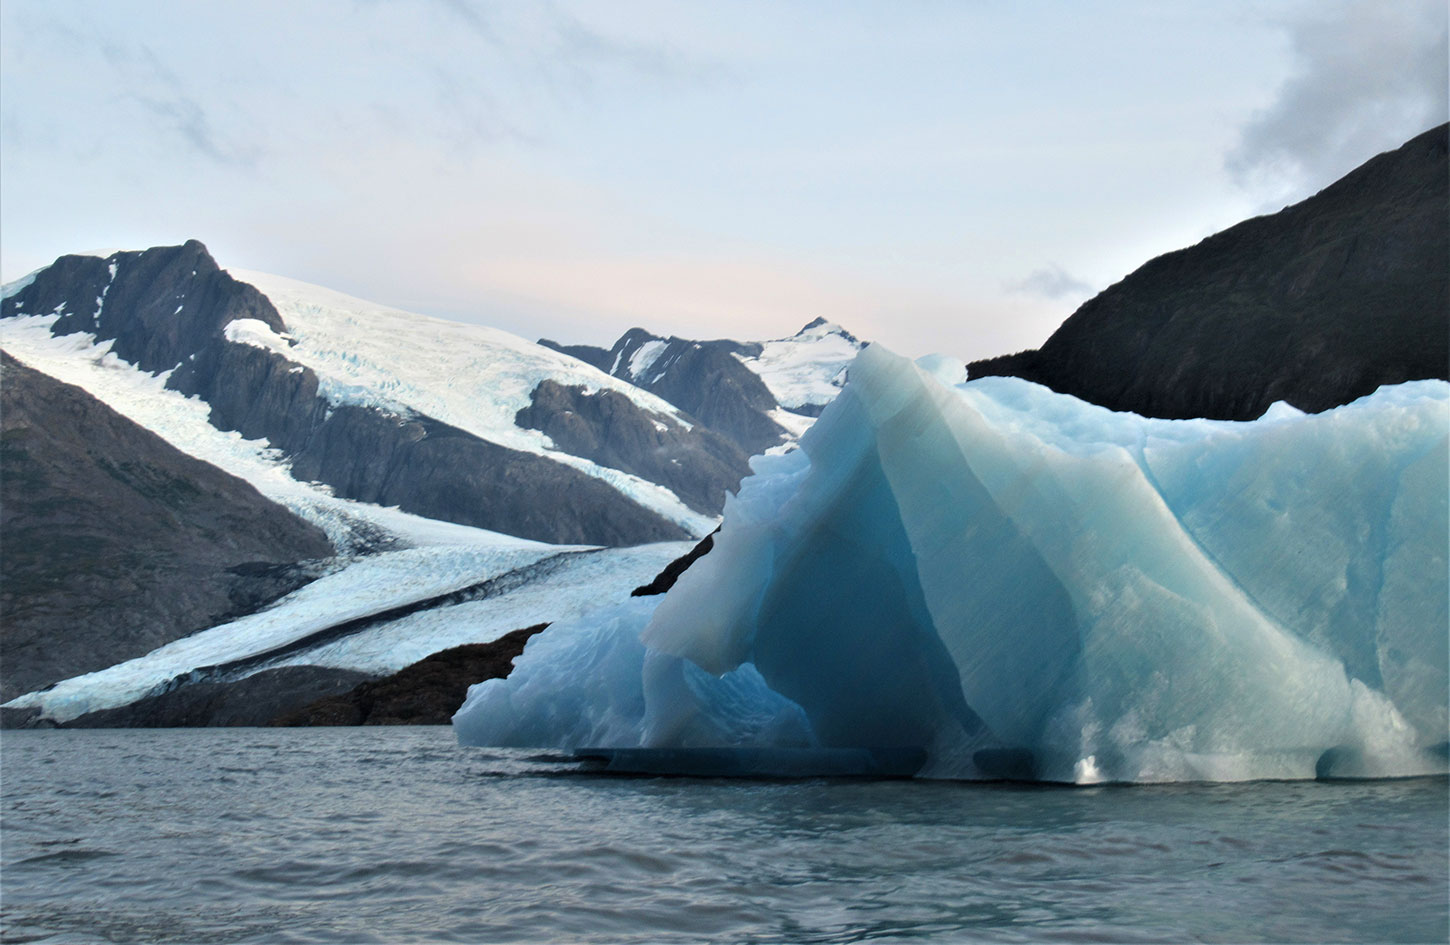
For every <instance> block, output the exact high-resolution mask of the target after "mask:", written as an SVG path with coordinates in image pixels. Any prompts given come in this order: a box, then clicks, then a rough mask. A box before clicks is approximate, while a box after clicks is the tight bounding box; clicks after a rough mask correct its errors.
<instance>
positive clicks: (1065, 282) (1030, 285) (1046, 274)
mask: <svg viewBox="0 0 1450 945" xmlns="http://www.w3.org/2000/svg"><path fill="white" fill-rule="evenodd" d="M1007 291H1009V292H1019V293H1023V294H1026V295H1036V296H1041V297H1042V298H1047V299H1061V298H1067V297H1070V296H1076V297H1078V298H1085V297H1087V296H1089V295H1092V294H1093V286H1092V283H1089V282H1085V281H1084V280H1082V279H1079V278H1077V277H1076V276H1074V275H1072V274H1070V273H1068V272H1067V271H1066V270H1064V269H1063V268H1062V267H1061V266H1059V265H1057V263H1052V264H1050V265H1048V266H1045V267H1044V268H1042V269H1035V270H1033V271H1032V272H1030V273H1028V275H1027V278H1025V279H1022V280H1021V281H1019V282H1014V283H1011V284H1010V285H1008V286H1007Z"/></svg>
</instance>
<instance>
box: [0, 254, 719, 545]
mask: <svg viewBox="0 0 1450 945" xmlns="http://www.w3.org/2000/svg"><path fill="white" fill-rule="evenodd" d="M52 313H58V314H59V315H60V316H61V317H60V318H59V319H57V321H56V322H55V324H54V326H53V327H52V329H51V330H52V332H53V333H54V334H57V335H61V334H69V333H74V332H82V331H83V332H89V333H93V334H95V335H96V337H97V339H98V340H113V342H114V343H113V347H112V351H113V352H114V353H115V354H116V355H117V356H119V357H120V358H122V359H124V360H127V361H130V362H131V363H133V364H135V365H136V366H137V367H139V368H142V369H143V370H147V371H151V372H153V373H154V372H159V371H167V370H173V369H174V370H173V373H172V374H171V376H170V377H169V378H168V380H167V385H168V386H169V387H171V388H173V389H176V390H179V391H181V392H182V393H184V394H187V395H194V396H199V397H201V398H202V399H203V400H205V401H206V402H207V403H208V404H209V405H210V407H211V420H212V423H213V424H214V425H215V426H217V427H218V428H220V429H223V430H237V431H240V432H241V433H242V434H243V435H244V436H246V437H248V438H266V439H267V440H269V441H270V442H271V444H272V445H273V446H274V447H276V448H278V449H280V450H282V451H283V453H284V454H286V456H287V457H288V458H289V459H290V460H291V461H292V463H293V471H294V474H295V475H296V476H297V477H298V478H302V479H307V480H316V481H321V482H324V483H326V484H328V485H330V486H332V487H333V489H334V490H335V491H336V493H337V494H338V495H341V496H344V497H346V498H353V499H359V500H362V501H367V502H376V503H380V504H384V505H397V506H400V507H401V508H402V509H403V510H404V511H409V512H414V513H416V514H419V515H424V516H428V517H432V518H439V519H443V520H446V521H452V522H458V523H461V524H466V525H474V526H478V527H482V528H488V529H492V530H495V531H501V532H505V533H508V534H513V535H518V536H520V537H524V538H532V539H537V540H541V541H550V542H557V543H588V544H604V545H623V544H636V543H640V542H648V541H662V540H670V539H678V538H686V537H689V535H688V533H687V532H686V531H685V530H684V529H683V528H681V527H680V526H679V525H677V524H675V523H674V522H672V521H668V520H666V519H665V518H663V517H661V515H660V514H659V513H657V512H656V511H653V510H651V509H649V508H645V507H643V506H641V505H639V504H637V503H636V502H634V501H631V500H630V499H629V498H628V497H626V496H625V495H623V494H622V493H620V492H619V491H618V490H617V489H615V488H613V487H612V486H610V485H608V484H606V483H605V482H603V481H601V480H600V479H598V478H595V477H592V476H590V475H588V474H587V473H585V472H581V471H580V470H578V469H576V468H573V467H572V466H568V465H565V464H562V463H559V462H555V461H553V460H552V459H549V458H547V457H545V456H541V455H538V454H536V453H528V452H523V451H520V450H517V449H511V448H509V447H506V446H502V445H499V444H497V443H493V442H490V441H489V440H487V439H484V438H482V437H480V436H477V435H474V434H472V433H469V432H467V431H464V430H461V429H458V428H457V427H456V426H452V425H450V424H448V423H445V422H443V421H441V420H438V419H436V418H433V417H429V416H426V415H423V414H419V413H416V412H408V413H406V414H401V415H400V414H398V413H395V412H389V411H387V410H383V409H380V408H378V407H373V406H366V405H351V404H341V405H339V404H336V403H332V402H329V401H328V400H327V399H326V398H325V397H323V396H322V395H321V394H320V393H319V379H318V377H317V375H316V374H315V373H314V372H313V371H312V370H311V369H310V368H308V367H306V366H303V365H300V364H297V363H295V362H293V361H291V360H289V359H288V358H287V357H286V356H285V355H283V354H279V353H278V352H276V351H269V350H264V349H262V348H258V347H253V346H251V345H247V344H242V343H237V342H233V341H229V340H228V339H227V337H226V333H225V328H226V326H227V325H228V324H229V323H231V322H232V321H234V320H236V319H243V318H245V319H255V320H257V321H259V322H261V323H262V324H264V325H266V326H267V327H268V328H269V329H271V330H272V331H274V332H277V333H278V334H285V332H286V328H287V326H286V325H285V324H284V322H283V319H282V318H281V316H280V315H279V314H278V312H277V309H276V307H275V306H274V305H273V304H272V302H271V301H270V300H269V299H268V298H267V297H266V296H265V295H263V294H262V293H261V292H259V291H258V290H257V289H255V288H254V287H252V286H250V285H248V284H246V283H243V282H239V281H237V280H236V279H234V278H232V277H231V276H230V275H228V274H227V273H225V272H223V271H222V270H220V269H219V268H218V267H217V264H216V262H215V261H214V260H213V259H212V258H211V256H210V255H209V254H208V253H207V251H206V248H205V247H204V246H203V245H202V244H201V243H199V242H196V241H195V240H193V241H190V242H188V243H186V244H185V245H183V246H173V247H158V248H153V249H149V250H145V251H143V252H120V253H115V254H113V255H111V256H110V257H108V258H106V259H99V258H95V257H90V256H63V257H61V258H60V259H58V260H57V261H56V262H55V264H53V265H51V266H50V267H48V268H46V269H44V270H42V271H41V272H39V273H37V274H36V275H35V276H34V277H33V279H32V280H31V281H30V282H29V284H27V285H24V286H23V287H21V288H20V289H19V291H18V292H16V293H15V294H14V295H12V296H11V297H10V298H7V299H6V300H5V301H4V303H3V309H0V315H4V316H15V315H27V314H29V315H37V314H52ZM336 343H337V345H339V346H341V347H344V348H345V346H346V344H347V339H346V338H339V339H337V341H336ZM551 393H552V392H551ZM553 399H554V398H552V396H545V397H543V398H542V400H543V401H544V403H543V405H540V403H539V401H540V398H539V397H537V396H536V398H535V408H536V409H535V410H534V411H533V412H532V413H531V418H532V422H534V423H536V424H539V425H540V426H539V428H540V429H542V428H543V427H544V426H546V425H547V426H549V427H550V428H552V429H560V430H563V429H564V428H565V427H567V428H568V432H569V433H570V436H566V440H568V441H570V442H575V443H580V444H588V443H589V442H590V441H593V442H595V443H603V442H604V441H606V440H608V438H609V432H608V431H606V430H604V429H603V428H602V427H601V428H599V429H594V430H588V429H585V428H586V427H587V426H588V425H589V424H590V423H591V422H596V421H597V422H599V423H602V424H606V425H608V426H610V428H611V429H612V430H618V429H632V430H638V429H644V428H645V427H651V428H653V427H652V424H653V419H654V418H652V417H651V416H650V415H647V414H646V413H645V412H644V411H643V410H640V409H639V408H638V407H637V406H635V405H634V404H633V403H631V402H629V401H628V400H627V399H626V398H617V399H616V400H614V401H611V402H610V403H609V404H608V407H607V409H601V408H599V407H598V406H597V405H596V407H595V408H592V409H590V410H586V411H582V412H575V413H574V414H573V415H572V416H571V417H570V418H569V419H568V422H567V423H565V424H561V423H560V422H559V421H558V419H557V418H555V417H551V416H550V415H549V414H550V410H549V404H551V403H552V402H553ZM663 426H664V427H665V429H663V430H658V429H656V430H655V433H656V435H654V436H651V437H648V438H646V439H647V440H648V443H644V444H643V445H642V448H645V449H647V455H645V454H641V455H638V456H628V455H627V454H626V451H625V448H624V447H623V446H622V445H621V446H616V447H614V448H613V449H612V450H605V449H601V448H597V447H596V448H594V449H593V450H592V453H593V454H594V457H606V456H607V457H608V459H607V460H606V459H600V460H599V461H600V462H601V463H602V464H604V465H609V464H611V463H618V464H620V465H618V466H616V467H615V468H626V467H627V468H628V470H629V471H643V472H644V474H645V475H646V477H647V476H648V475H658V476H660V477H661V479H663V480H666V481H663V482H662V483H661V484H663V485H665V486H666V488H674V487H676V486H678V487H679V488H681V489H684V490H685V491H686V492H687V493H688V496H682V499H683V500H684V501H685V502H686V503H687V504H688V505H690V506H691V507H692V508H694V509H695V510H696V511H698V512H701V513H704V514H715V513H717V512H718V511H719V509H720V507H721V505H722V504H723V500H724V495H725V492H726V490H728V489H733V488H734V487H735V486H736V485H737V484H738V483H739V480H740V477H741V476H742V475H743V474H744V473H745V472H746V468H747V467H746V465H745V457H744V456H743V455H741V454H739V452H738V451H735V450H731V449H729V448H726V447H727V446H728V444H723V443H721V442H719V441H718V440H719V438H718V437H715V438H711V437H710V436H708V435H707V433H706V432H705V431H699V432H697V431H689V430H685V429H684V428H683V427H681V426H679V425H678V424H674V425H670V424H664V425H663ZM591 458H593V457H591Z"/></svg>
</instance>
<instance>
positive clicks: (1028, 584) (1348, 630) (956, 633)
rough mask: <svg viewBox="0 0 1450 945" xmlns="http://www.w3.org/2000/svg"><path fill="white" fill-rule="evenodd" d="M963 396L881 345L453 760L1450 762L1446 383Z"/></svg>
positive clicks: (989, 385)
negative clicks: (698, 541)
mask: <svg viewBox="0 0 1450 945" xmlns="http://www.w3.org/2000/svg"><path fill="white" fill-rule="evenodd" d="M956 376H957V375H956V372H954V371H945V370H942V369H941V366H940V365H938V364H935V363H934V362H932V363H927V364H924V365H923V366H918V365H916V364H913V363H912V362H910V361H908V360H906V359H903V358H900V357H897V356H895V355H893V354H891V353H889V352H887V351H886V350H884V349H883V348H881V347H880V346H879V345H875V346H871V347H869V348H867V349H865V350H864V351H863V352H862V354H861V355H860V356H859V357H858V358H857V359H856V361H855V362H854V363H853V364H852V366H851V379H850V382H849V383H848V385H847V386H846V388H845V390H844V391H843V393H842V394H841V396H840V397H839V398H837V399H836V401H835V402H834V403H833V404H832V405H831V406H829V407H828V408H827V409H826V410H825V412H824V413H823V414H822V416H821V418H820V420H819V421H818V422H817V423H816V424H815V426H814V427H812V429H811V430H810V431H809V432H808V433H807V434H806V436H805V437H804V438H803V439H802V442H801V449H800V450H799V451H797V452H794V453H790V454H786V455H780V456H765V457H757V458H756V459H755V460H754V461H753V463H752V466H753V469H754V472H755V474H754V475H753V476H751V477H750V478H748V479H747V480H746V481H745V482H744V484H743V485H742V487H741V491H740V493H739V495H738V496H737V497H735V498H734V499H732V500H731V501H730V502H729V503H727V506H726V512H725V522H724V525H723V527H722V529H721V531H720V533H719V535H718V536H717V538H716V546H715V549H714V550H713V551H712V553H711V554H709V555H708V556H706V557H705V558H703V559H701V560H700V561H698V562H697V563H696V564H695V565H694V566H693V567H691V568H690V570H688V571H686V572H685V573H684V575H682V576H681V578H680V579H679V581H678V582H677V584H676V585H675V587H674V588H673V589H672V590H671V591H670V592H669V593H668V594H667V595H665V596H664V597H663V598H656V599H644V600H640V599H634V600H631V601H630V602H628V603H626V604H623V605H619V606H616V607H613V608H610V609H607V610H604V611H601V612H596V613H595V614H593V615H590V616H587V617H585V618H583V619H581V620H578V621H574V622H572V623H566V624H558V625H556V626H555V627H554V628H552V629H551V630H549V631H547V632H546V633H544V634H541V635H540V636H539V637H537V638H535V639H534V641H532V642H531V643H530V644H529V647H528V649H527V650H526V651H525V653H524V655H523V656H522V657H521V658H520V659H519V661H518V665H517V668H516V670H515V671H514V673H513V674H512V675H511V676H510V677H509V678H508V679H505V680H492V681H489V682H485V683H481V684H479V685H477V686H475V687H473V688H472V689H471V690H470V693H469V697H468V700H467V702H465V704H464V706H463V707H462V708H461V709H460V711H459V712H458V714H457V715H456V716H455V719H454V725H455V728H456V730H457V733H458V737H459V738H460V740H461V741H463V742H465V743H471V744H492V745H530V746H553V747H564V748H574V749H588V750H592V751H597V750H600V749H630V750H631V751H633V750H636V749H649V750H658V752H663V754H655V755H650V756H648V757H650V758H652V759H653V760H652V761H649V762H644V761H639V759H640V758H642V757H645V756H641V755H639V754H638V752H634V753H628V752H626V753H622V754H620V753H617V754H616V755H615V756H611V757H614V758H615V761H614V762H613V763H615V764H619V763H625V762H620V761H619V759H621V758H623V759H635V761H636V762H638V763H639V764H641V765H643V766H645V767H647V768H649V770H655V769H657V768H659V767H660V765H661V764H662V762H661V759H664V762H663V763H668V760H669V759H671V758H674V759H695V762H692V763H698V760H699V758H700V754H699V752H700V751H702V750H703V751H706V752H707V754H708V753H709V752H710V751H715V752H725V753H730V752H735V753H739V752H742V751H746V752H754V753H755V754H754V755H751V756H750V757H752V758H768V759H772V760H773V761H772V763H774V760H776V759H779V758H780V757H781V754H780V753H781V752H789V751H794V752H797V754H796V755H793V756H792V757H797V758H799V759H802V761H801V762H800V763H801V764H802V765H804V767H803V768H801V769H799V770H797V769H792V773H811V769H810V764H811V762H810V759H812V758H828V759H829V760H830V765H831V766H833V767H831V768H830V771H829V773H839V771H838V770H837V768H839V765H840V764H841V759H842V758H849V757H853V756H852V755H851V754H850V753H849V752H846V753H845V754H842V753H841V752H840V751H838V750H845V749H853V750H854V749H865V750H868V751H869V752H877V753H880V752H882V751H891V752H898V753H901V752H907V753H910V752H918V753H919V756H920V757H921V759H922V763H921V765H920V768H919V770H918V773H919V774H921V775H923V776H936V777H959V778H996V777H1010V778H1021V779H1033V780H1047V781H1065V782H1077V783H1091V782H1098V781H1130V782H1132V781H1185V780H1243V779H1254V778H1313V777H1361V776H1407V775H1417V774H1425V773H1434V772H1443V771H1445V770H1446V752H1445V746H1446V743H1447V740H1450V712H1447V701H1450V696H1447V688H1450V683H1447V663H1450V659H1447V648H1450V631H1447V626H1450V591H1447V546H1450V513H1447V504H1450V498H1447V493H1450V490H1447V488H1446V484H1447V481H1450V468H1447V448H1450V385H1447V384H1446V383H1444V382H1441V381H1417V382H1411V383H1406V384H1401V385H1397V386H1393V387H1385V388H1381V389H1380V390H1379V391H1378V392H1376V393H1375V394H1373V395H1371V396H1369V397H1366V398H1363V399H1361V400H1359V401H1356V402H1355V403H1352V404H1349V405H1346V406H1344V407H1340V408H1338V409H1335V410H1331V411H1327V412H1325V413H1322V414H1315V415H1306V414H1302V413H1300V412H1298V411H1293V410H1272V411H1270V412H1269V414H1267V415H1265V416H1264V417H1263V418H1261V419H1259V420H1257V421H1253V422H1247V423H1242V422H1227V421H1208V420H1185V421H1170V420H1154V419H1146V418H1143V417H1140V416H1137V415H1134V414H1122V413H1113V412H1111V411H1108V410H1105V409H1103V408H1099V407H1095V406H1092V405H1089V404H1086V403H1083V402H1081V401H1078V400H1076V399H1075V398H1072V397H1069V396H1065V395H1060V394H1056V393H1053V392H1052V391H1050V390H1047V389H1046V388H1043V387H1039V386H1037V385H1034V384H1032V383H1030V382H1026V381H1022V380H1019V379H1015V378H986V379H983V380H980V381H974V382H971V383H964V384H952V383H951V380H952V379H954V378H955V377H956ZM762 752H763V753H764V754H761V753H762ZM822 752H825V754H822ZM813 753H814V754H813ZM906 756H907V755H900V754H898V755H897V757H906ZM722 767H723V768H724V769H730V767H731V766H730V765H728V764H726V765H723V766H722V765H719V764H716V765H714V766H713V767H712V766H709V765H707V766H706V768H707V769H708V770H718V769H721V768H722ZM735 767H736V769H751V766H750V763H747V764H743V765H736V766H735ZM751 770H754V769H751ZM863 773H866V769H863Z"/></svg>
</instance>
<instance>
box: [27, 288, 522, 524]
mask: <svg viewBox="0 0 1450 945" xmlns="http://www.w3.org/2000/svg"><path fill="white" fill-rule="evenodd" d="M54 323H55V316H54V315H31V316H26V317H15V318H4V319H0V347H3V348H4V349H5V350H6V351H7V352H9V353H10V354H11V355H12V356H14V357H15V358H16V359H17V360H19V361H21V362H23V363H24V364H27V365H29V366H30V367H33V368H35V369H36V370H38V371H41V372H42V373H45V374H48V375H50V376H51V377H53V378H55V379H56V380H59V381H62V382H64V383H67V384H74V385H76V386H77V387H80V388H82V389H83V390H85V391H87V392H89V393H90V394H92V395H93V396H95V397H96V398H97V399H99V400H100V401H101V402H102V403H105V404H106V405H108V406H109V407H111V409H113V410H115V411H116V412H118V413H120V414H121V415H122V416H124V417H126V418H128V419H130V420H132V421H134V422H136V423H137V424H139V425H141V426H142V427H145V428H146V429H148V430H150V431H151V432H153V433H155V434H157V435H158V436H160V437H161V438H162V439H164V440H166V441H167V442H168V443H170V444H171V445H172V446H174V447H176V448H177V449H179V450H181V451H182V452H183V453H186V454H187V455H189V456H194V457H196V458H197V459H200V460H202V461H204V462H208V463H211V464H212V465H213V466H216V467H218V468H220V469H222V470H223V471H225V472H228V473H231V474H232V475H233V476H237V477H239V478H241V479H244V480H246V481H247V482H248V483H250V484H251V485H252V486H253V487H254V488H256V489H257V491H258V492H260V493H262V495H264V496H266V497H267V498H269V499H271V500H272V501H274V502H277V503H280V504H281V505H283V506H285V507H287V508H288V509H290V510H291V511H293V512H294V513H296V514H297V515H299V516H301V517H302V518H304V519H307V520H308V521H310V522H313V523H314V524H316V525H318V526H319V527H321V528H322V529H323V530H324V531H326V532H327V536H328V538H329V539H330V540H331V541H332V542H333V544H334V545H336V546H337V547H338V548H339V550H340V551H343V552H344V553H345V552H346V551H347V550H348V549H349V548H350V547H351V546H352V545H353V543H354V537H353V532H354V529H355V528H356V527H357V526H358V525H359V524H360V523H366V524H368V525H371V526H373V527H374V528H380V529H382V530H383V531H384V532H385V533H386V534H389V535H394V536H397V537H400V538H402V539H403V540H405V541H408V542H412V543H414V544H453V545H458V544H480V545H497V544H500V543H507V544H513V543H518V542H522V539H517V538H513V537H511V536H505V535H499V534H497V533H495V532H490V531H486V530H484V529H479V528H470V527H468V526H465V525H454V524H451V523H448V522H438V521H434V520H432V519H425V518H421V517H419V516H416V515H410V514H408V513H406V512H400V511H398V510H397V509H389V508H382V507H379V506H375V505H369V504H367V503H363V502H354V501H352V500H350V499H340V498H338V497H336V496H334V495H332V493H331V490H330V489H329V488H328V487H327V486H324V485H320V484H317V483H305V482H299V481H297V480H296V479H293V478H292V476H291V473H290V469H289V466H288V464H287V463H286V462H285V461H283V460H282V458H281V455H280V454H279V453H278V451H276V450H274V449H272V448H271V447H270V446H269V445H268V443H267V442H266V441H265V440H245V439H243V438H242V436H241V434H239V433H234V432H226V431H222V430H218V429H217V428H216V427H214V426H212V425H211V422H210V420H208V416H209V414H210V408H209V407H208V405H207V404H206V403H205V402H204V401H202V400H200V399H197V398H187V397H183V396H182V395H181V394H180V393H178V392H176V391H173V390H167V389H166V386H165V385H166V379H167V377H168V376H169V374H165V373H163V374H159V375H151V374H148V373H146V372H145V371H141V370H138V369H137V368H136V367H135V366H134V365H132V364H130V363H129V362H126V361H122V360H121V359H120V358H118V357H116V355H114V354H112V353H111V350H110V349H111V342H109V341H108V342H104V343H102V344H99V345H98V344H96V341H95V337H94V336H93V335H89V334H84V333H79V332H78V333H75V334H70V335H62V336H60V337H54V336H52V335H51V333H50V326H51V325H52V324H54ZM257 324H261V323H260V322H258V323H257ZM263 327H265V326H263ZM524 544H534V545H537V546H538V547H547V546H544V545H543V544H541V543H528V542H524Z"/></svg>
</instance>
